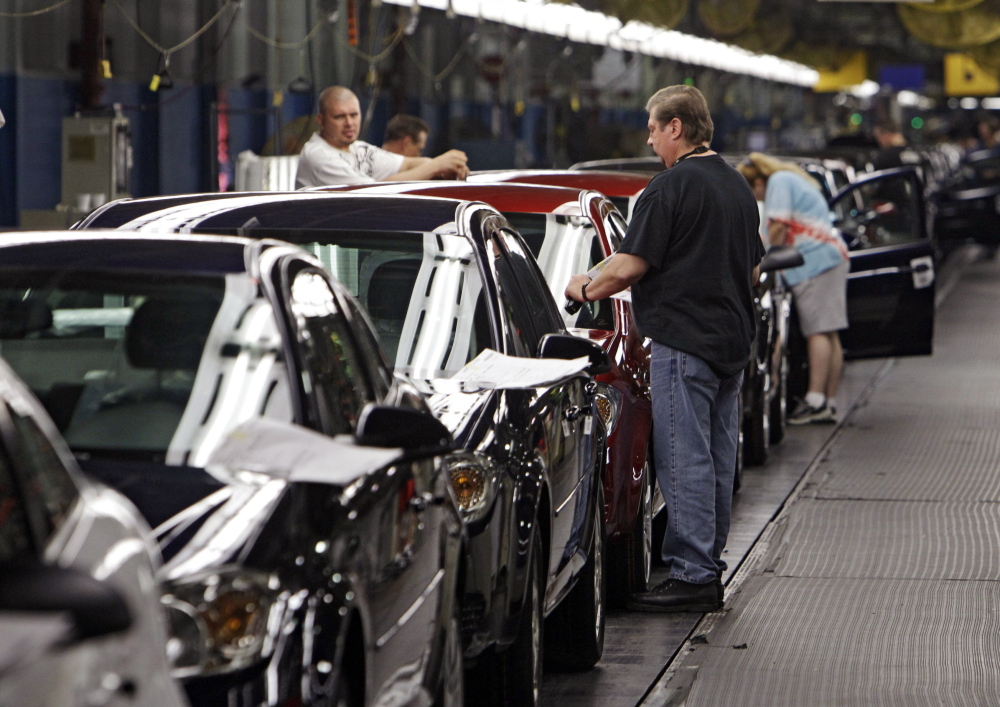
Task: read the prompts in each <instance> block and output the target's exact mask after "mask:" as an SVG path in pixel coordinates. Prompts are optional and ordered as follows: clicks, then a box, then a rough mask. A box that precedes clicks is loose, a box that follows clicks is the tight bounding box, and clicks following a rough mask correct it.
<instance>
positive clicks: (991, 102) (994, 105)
mask: <svg viewBox="0 0 1000 707" xmlns="http://www.w3.org/2000/svg"><path fill="white" fill-rule="evenodd" d="M982 106H983V108H985V109H986V110H1000V96H990V97H989V98H984V99H983V101H982Z"/></svg>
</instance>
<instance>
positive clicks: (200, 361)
mask: <svg viewBox="0 0 1000 707" xmlns="http://www.w3.org/2000/svg"><path fill="white" fill-rule="evenodd" d="M0 278H2V279H0V281H2V282H3V287H0V356H3V358H5V359H6V360H7V362H8V363H9V364H10V365H11V367H12V368H13V369H14V370H15V372H16V373H17V374H18V375H19V376H20V377H21V378H22V379H23V380H24V381H25V382H26V383H27V384H28V386H29V387H30V388H31V389H32V391H34V393H35V394H36V395H37V396H38V397H39V399H40V400H41V401H42V403H43V405H45V407H46V409H47V410H48V412H49V414H50V415H51V417H52V418H53V420H54V421H55V423H56V425H57V427H58V428H59V429H60V431H61V432H62V433H63V434H64V436H65V437H66V440H67V442H68V443H69V445H70V447H71V448H72V449H73V450H74V451H75V452H77V453H85V454H92V455H98V456H108V455H110V456H116V457H121V456H125V457H128V458H137V459H147V460H151V461H156V462H163V463H167V464H172V465H178V464H186V465H191V466H200V465H202V464H204V462H205V461H206V460H207V455H208V454H209V453H210V451H211V450H212V449H213V448H214V447H215V446H216V444H217V443H218V442H219V441H220V439H221V438H222V436H223V435H224V434H226V433H228V432H229V431H230V430H231V429H232V427H233V426H234V425H236V424H238V423H239V422H242V421H243V420H245V419H247V418H249V417H251V416H254V415H258V414H266V415H269V416H276V417H279V418H283V419H290V416H291V412H290V411H291V403H290V397H289V394H288V387H287V380H286V378H285V375H284V368H283V364H281V358H282V357H281V347H280V339H279V335H278V330H277V326H276V322H275V319H274V313H273V311H272V310H271V307H270V305H269V304H268V303H267V302H266V301H265V300H262V299H260V298H258V297H257V296H256V292H255V288H253V287H252V285H251V283H250V282H249V280H248V279H247V278H246V277H245V276H242V275H226V276H221V275H218V276H193V277H186V276H185V277H178V276H176V275H156V274H150V273H141V274H140V273H134V274H125V273H121V272H113V273H112V272H89V273H88V272H81V271H73V272H71V273H66V272H53V271H45V270H24V269H21V270H0Z"/></svg>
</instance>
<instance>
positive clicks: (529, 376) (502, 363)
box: [435, 349, 590, 392]
mask: <svg viewBox="0 0 1000 707" xmlns="http://www.w3.org/2000/svg"><path fill="white" fill-rule="evenodd" d="M589 365H590V359H589V358H587V357H586V356H581V357H580V358H574V359H571V360H563V359H557V358H521V357H519V356H506V355H504V354H502V353H499V352H497V351H494V350H492V349H486V350H484V351H483V352H482V353H481V354H479V355H478V356H476V357H475V358H474V359H472V360H471V361H469V362H468V363H467V364H465V366H464V367H463V368H462V369H461V370H459V371H458V372H456V373H455V375H453V376H452V377H451V378H449V379H448V382H452V383H454V384H464V385H465V386H467V387H466V389H468V386H470V385H472V386H477V387H479V388H481V389H490V388H540V387H542V386H546V385H552V384H553V383H558V382H559V381H561V380H565V379H566V378H570V377H572V376H575V375H576V374H577V373H580V372H582V371H584V370H586V368H587V366H589ZM435 383H437V381H435ZM437 392H445V391H443V390H440V391H437Z"/></svg>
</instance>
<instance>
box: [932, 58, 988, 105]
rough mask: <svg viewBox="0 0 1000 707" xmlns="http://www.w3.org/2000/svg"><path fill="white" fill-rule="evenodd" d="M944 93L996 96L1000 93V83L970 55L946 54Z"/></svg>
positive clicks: (949, 94)
mask: <svg viewBox="0 0 1000 707" xmlns="http://www.w3.org/2000/svg"><path fill="white" fill-rule="evenodd" d="M944 92H945V95H947V96H995V95H997V94H998V93H1000V81H998V80H997V77H996V76H994V75H993V74H991V73H989V72H988V71H985V70H984V69H983V68H982V67H980V66H979V64H977V63H976V62H975V61H973V59H972V57H970V56H969V55H968V54H945V55H944Z"/></svg>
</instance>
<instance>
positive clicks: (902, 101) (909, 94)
mask: <svg viewBox="0 0 1000 707" xmlns="http://www.w3.org/2000/svg"><path fill="white" fill-rule="evenodd" d="M896 102H897V103H899V105H901V106H902V107H903V108H915V107H916V106H918V105H920V96H919V95H917V94H916V93H915V92H913V91H900V92H899V93H897V94H896Z"/></svg>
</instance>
